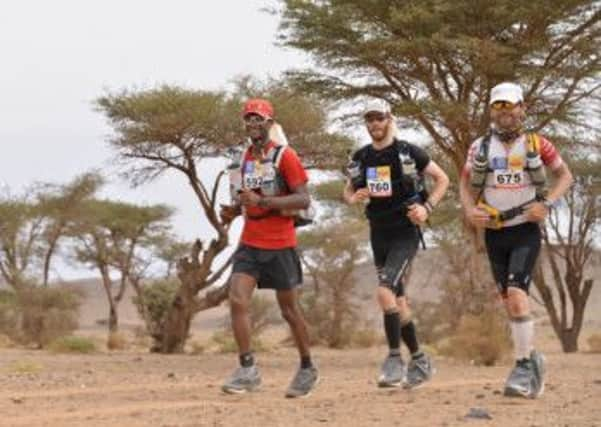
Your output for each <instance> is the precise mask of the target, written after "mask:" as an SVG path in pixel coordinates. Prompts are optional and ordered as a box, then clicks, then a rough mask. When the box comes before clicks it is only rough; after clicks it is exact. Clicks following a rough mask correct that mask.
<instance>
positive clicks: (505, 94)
mask: <svg viewBox="0 0 601 427" xmlns="http://www.w3.org/2000/svg"><path fill="white" fill-rule="evenodd" d="M497 101H508V102H512V103H514V104H518V103H520V102H524V92H522V88H521V87H519V86H518V85H517V84H515V83H509V82H505V83H500V84H498V85H496V86H495V87H493V88H492V89H491V91H490V103H489V104H490V105H492V104H493V103H495V102H497Z"/></svg>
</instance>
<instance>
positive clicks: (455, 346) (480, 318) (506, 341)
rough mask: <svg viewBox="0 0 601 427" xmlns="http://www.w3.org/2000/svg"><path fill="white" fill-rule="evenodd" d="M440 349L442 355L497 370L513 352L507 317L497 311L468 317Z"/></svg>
mask: <svg viewBox="0 0 601 427" xmlns="http://www.w3.org/2000/svg"><path fill="white" fill-rule="evenodd" d="M439 348H440V353H441V354H442V355H445V356H449V357H453V358H456V359H460V360H465V361H469V362H470V363H474V364H476V365H484V366H493V365H495V364H496V363H497V362H499V361H500V360H501V359H502V358H503V357H504V356H505V355H506V353H507V352H508V351H509V350H510V349H511V341H510V337H509V333H508V330H507V326H506V320H505V316H504V315H503V314H502V313H501V312H500V311H499V310H494V309H491V310H488V311H486V312H483V313H482V314H480V315H469V314H468V315H465V316H463V317H462V319H461V321H460V322H459V326H458V328H457V330H456V331H455V332H454V334H453V335H451V336H450V337H449V339H448V341H447V342H446V343H445V344H443V345H441V346H440V347H439Z"/></svg>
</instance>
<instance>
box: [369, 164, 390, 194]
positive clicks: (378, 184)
mask: <svg viewBox="0 0 601 427" xmlns="http://www.w3.org/2000/svg"><path fill="white" fill-rule="evenodd" d="M366 178H367V189H368V190H369V195H370V196H371V197H390V196H392V182H391V179H390V166H377V167H369V168H367V170H366Z"/></svg>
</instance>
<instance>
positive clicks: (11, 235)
mask: <svg viewBox="0 0 601 427" xmlns="http://www.w3.org/2000/svg"><path fill="white" fill-rule="evenodd" d="M44 220H45V217H44V215H43V214H42V212H41V210H40V209H39V207H38V206H37V205H36V203H35V202H34V201H32V200H31V198H30V197H27V196H11V195H6V196H4V198H3V199H2V200H1V201H0V274H1V275H2V279H3V280H4V281H5V282H6V284H7V285H9V286H10V287H11V288H13V289H14V290H15V291H16V292H18V291H20V290H22V289H23V288H24V287H26V286H27V285H28V284H31V283H32V282H33V281H35V276H36V271H38V268H39V260H40V254H42V253H43V247H42V246H41V241H42V239H41V236H42V233H43V230H44Z"/></svg>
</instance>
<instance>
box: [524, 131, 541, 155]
mask: <svg viewBox="0 0 601 427" xmlns="http://www.w3.org/2000/svg"><path fill="white" fill-rule="evenodd" d="M526 138H527V140H528V151H531V152H535V153H540V137H539V136H538V134H537V133H535V132H528V133H527V134H526Z"/></svg>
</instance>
